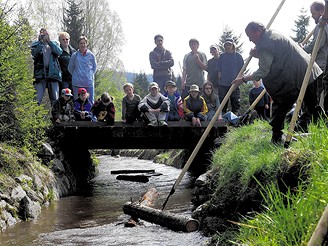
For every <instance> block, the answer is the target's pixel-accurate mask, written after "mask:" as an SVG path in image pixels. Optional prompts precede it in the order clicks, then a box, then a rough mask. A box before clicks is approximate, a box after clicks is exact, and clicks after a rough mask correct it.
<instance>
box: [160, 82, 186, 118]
mask: <svg viewBox="0 0 328 246" xmlns="http://www.w3.org/2000/svg"><path fill="white" fill-rule="evenodd" d="M165 90H166V92H165V93H164V96H165V97H167V98H168V99H170V112H169V113H168V118H167V120H169V121H179V120H180V119H183V117H184V113H183V102H182V98H181V96H180V94H179V93H178V92H177V86H176V84H175V82H174V81H171V80H169V81H167V82H166V84H165Z"/></svg>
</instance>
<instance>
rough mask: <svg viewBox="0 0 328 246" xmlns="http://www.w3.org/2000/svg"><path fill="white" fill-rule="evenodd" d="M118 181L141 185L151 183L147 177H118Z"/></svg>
mask: <svg viewBox="0 0 328 246" xmlns="http://www.w3.org/2000/svg"><path fill="white" fill-rule="evenodd" d="M116 179H117V180H126V181H132V182H139V183H147V182H148V181H149V178H148V177H147V176H145V175H117V176H116Z"/></svg>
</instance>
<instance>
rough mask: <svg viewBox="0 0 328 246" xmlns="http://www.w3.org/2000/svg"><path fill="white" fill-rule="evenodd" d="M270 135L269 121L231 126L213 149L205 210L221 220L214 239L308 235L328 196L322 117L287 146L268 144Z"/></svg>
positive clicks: (282, 240)
mask: <svg viewBox="0 0 328 246" xmlns="http://www.w3.org/2000/svg"><path fill="white" fill-rule="evenodd" d="M270 137H271V129H270V126H269V125H268V124H267V123H263V122H255V124H253V125H249V126H244V127H241V128H237V129H233V130H232V131H231V132H229V133H228V136H227V141H226V143H225V144H223V145H222V146H221V147H220V149H218V150H217V151H216V152H215V153H214V155H213V166H212V175H213V177H214V178H213V179H212V180H213V181H212V182H213V184H212V185H213V186H214V187H215V192H214V196H213V198H212V199H211V201H210V202H209V205H208V206H207V208H206V210H207V212H208V216H218V217H220V218H221V219H222V223H223V225H220V226H218V227H217V228H216V229H215V231H216V233H215V235H214V237H213V242H212V243H213V244H217V245H235V244H243V245H305V244H306V243H307V242H308V241H309V239H310V237H311V235H312V233H313V230H314V229H315V226H316V224H317V222H318V221H319V218H320V216H321V214H322V212H323V210H324V208H325V206H326V205H327V201H328V190H327V188H326V186H327V183H328V175H327V172H328V150H327V149H326V146H327V144H328V129H327V127H326V125H325V124H324V123H323V122H322V123H320V124H319V125H316V126H311V127H310V134H309V135H308V136H306V137H303V138H301V137H300V138H298V141H297V142H293V143H292V144H291V147H290V148H289V149H284V148H283V146H275V145H272V144H271V143H270ZM204 227H206V223H204ZM205 231H206V229H205ZM212 233H213V229H212Z"/></svg>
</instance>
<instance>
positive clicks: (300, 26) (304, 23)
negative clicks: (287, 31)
mask: <svg viewBox="0 0 328 246" xmlns="http://www.w3.org/2000/svg"><path fill="white" fill-rule="evenodd" d="M309 21H310V16H307V15H306V10H305V9H304V8H302V9H301V10H300V14H299V15H298V19H297V20H296V21H294V22H295V29H292V30H293V32H295V33H296V37H294V38H292V39H293V40H294V41H295V42H297V43H301V42H302V41H303V40H304V39H305V37H306V35H307V34H308V31H307V27H308V26H309Z"/></svg>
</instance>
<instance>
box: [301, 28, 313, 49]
mask: <svg viewBox="0 0 328 246" xmlns="http://www.w3.org/2000/svg"><path fill="white" fill-rule="evenodd" d="M313 33H314V29H313V30H312V31H311V32H310V33H309V34H308V35H307V36H306V37H305V39H304V40H303V41H302V43H301V45H302V46H303V45H305V44H306V43H307V41H309V39H310V38H311V37H312V35H313Z"/></svg>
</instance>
